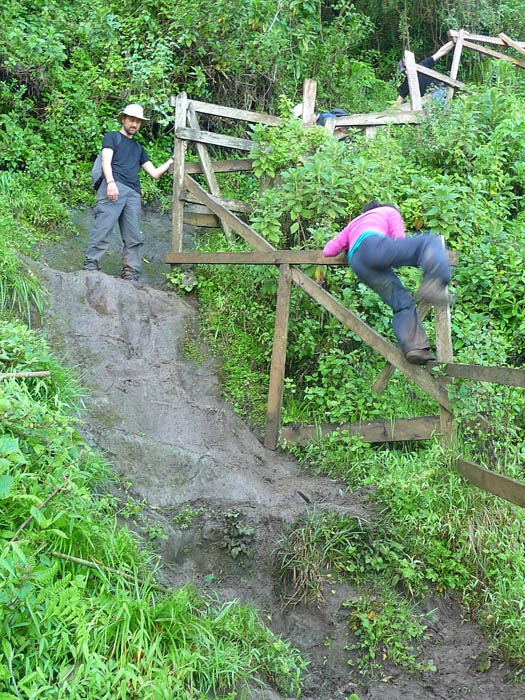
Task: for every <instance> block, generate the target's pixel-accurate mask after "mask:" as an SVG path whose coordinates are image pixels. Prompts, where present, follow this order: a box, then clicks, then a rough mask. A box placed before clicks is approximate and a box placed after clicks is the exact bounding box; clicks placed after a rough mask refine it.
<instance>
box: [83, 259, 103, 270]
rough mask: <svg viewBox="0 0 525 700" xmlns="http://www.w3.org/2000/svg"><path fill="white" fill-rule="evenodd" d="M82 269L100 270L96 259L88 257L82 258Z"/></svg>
mask: <svg viewBox="0 0 525 700" xmlns="http://www.w3.org/2000/svg"><path fill="white" fill-rule="evenodd" d="M82 269H83V270H100V263H98V262H97V261H96V260H90V259H89V258H86V259H85V260H84V264H83V265H82Z"/></svg>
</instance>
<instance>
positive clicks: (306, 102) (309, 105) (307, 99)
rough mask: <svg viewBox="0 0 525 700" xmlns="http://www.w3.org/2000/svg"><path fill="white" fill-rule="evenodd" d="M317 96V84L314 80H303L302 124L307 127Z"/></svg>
mask: <svg viewBox="0 0 525 700" xmlns="http://www.w3.org/2000/svg"><path fill="white" fill-rule="evenodd" d="M316 95H317V83H316V82H315V80H310V79H309V78H305V80H304V82H303V124H306V125H307V126H309V125H310V124H311V123H312V119H313V116H314V114H315V98H316Z"/></svg>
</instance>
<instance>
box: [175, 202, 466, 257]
mask: <svg viewBox="0 0 525 700" xmlns="http://www.w3.org/2000/svg"><path fill="white" fill-rule="evenodd" d="M190 201H192V202H199V201H202V200H200V199H199V197H198V196H195V195H193V198H192V199H191V200H190ZM214 201H215V202H216V203H218V204H220V205H222V206H223V207H224V204H223V203H222V202H221V200H220V199H217V198H214ZM209 211H210V210H209V209H208V208H206V212H205V213H209ZM232 228H233V227H232ZM254 247H255V246H254ZM449 253H452V254H453V255H451V259H453V260H456V261H457V255H454V254H455V253H456V251H449ZM166 262H168V263H177V264H178V263H193V264H195V265H199V264H203V265H210V264H217V265H281V264H283V263H289V264H290V265H348V259H347V256H346V253H340V254H339V255H336V256H334V257H332V258H326V257H325V256H324V255H323V251H322V250H275V249H273V248H272V249H271V250H268V249H267V250H266V251H260V250H258V251H246V252H236V253H203V252H200V251H191V250H190V251H188V252H187V253H168V255H167V256H166ZM452 264H453V263H452Z"/></svg>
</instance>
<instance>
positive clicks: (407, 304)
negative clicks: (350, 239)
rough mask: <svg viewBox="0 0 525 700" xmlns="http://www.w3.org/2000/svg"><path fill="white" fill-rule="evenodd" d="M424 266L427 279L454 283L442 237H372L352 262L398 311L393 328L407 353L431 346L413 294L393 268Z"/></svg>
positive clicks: (362, 277) (362, 276)
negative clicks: (451, 278)
mask: <svg viewBox="0 0 525 700" xmlns="http://www.w3.org/2000/svg"><path fill="white" fill-rule="evenodd" d="M405 265H406V266H409V267H420V268H421V269H422V270H423V277H424V278H437V279H439V280H440V281H441V282H442V283H443V284H448V283H449V281H450V265H449V262H448V255H447V252H446V250H445V248H444V247H443V245H442V243H441V240H440V239H439V237H438V236H432V235H429V234H426V235H422V236H412V237H410V238H389V237H388V236H368V238H365V240H364V241H363V242H362V243H361V245H360V246H359V248H358V249H357V250H356V251H355V253H354V254H353V256H352V258H351V260H350V267H351V268H352V270H353V271H354V272H355V273H356V275H357V276H358V277H359V279H360V280H361V281H362V282H364V283H365V284H366V285H367V286H368V287H370V289H373V290H374V292H377V293H378V294H379V296H380V297H381V299H382V300H383V301H384V302H386V303H387V304H388V305H389V306H390V308H391V309H392V310H393V312H394V317H393V319H392V328H393V330H394V333H395V334H396V337H397V340H398V342H399V346H400V348H401V350H402V351H403V352H407V351H408V350H415V349H426V348H429V347H430V343H429V340H428V337H427V334H426V332H425V329H424V328H423V326H422V325H421V320H420V318H419V315H418V313H417V309H416V304H415V302H414V299H413V298H412V295H411V294H410V293H409V292H408V291H407V290H406V289H405V287H403V285H402V284H401V282H400V281H399V278H398V276H397V275H396V273H395V272H394V271H393V269H392V268H396V267H404V266H405Z"/></svg>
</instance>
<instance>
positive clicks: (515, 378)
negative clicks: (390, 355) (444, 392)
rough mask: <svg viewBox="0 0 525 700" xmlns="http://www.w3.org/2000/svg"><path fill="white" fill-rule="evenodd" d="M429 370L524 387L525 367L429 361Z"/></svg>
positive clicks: (449, 375) (457, 376)
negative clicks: (444, 363)
mask: <svg viewBox="0 0 525 700" xmlns="http://www.w3.org/2000/svg"><path fill="white" fill-rule="evenodd" d="M427 369H428V370H429V371H430V372H433V371H434V370H435V371H439V372H442V373H443V374H445V375H446V376H447V377H456V378H457V379H471V380H472V381H475V382H489V383H491V384H501V385H502V386H515V387H521V388H525V369H514V368H513V367H484V366H483V365H461V364H457V363H455V362H452V363H448V364H446V365H439V363H437V362H431V363H429V364H428V365H427Z"/></svg>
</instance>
